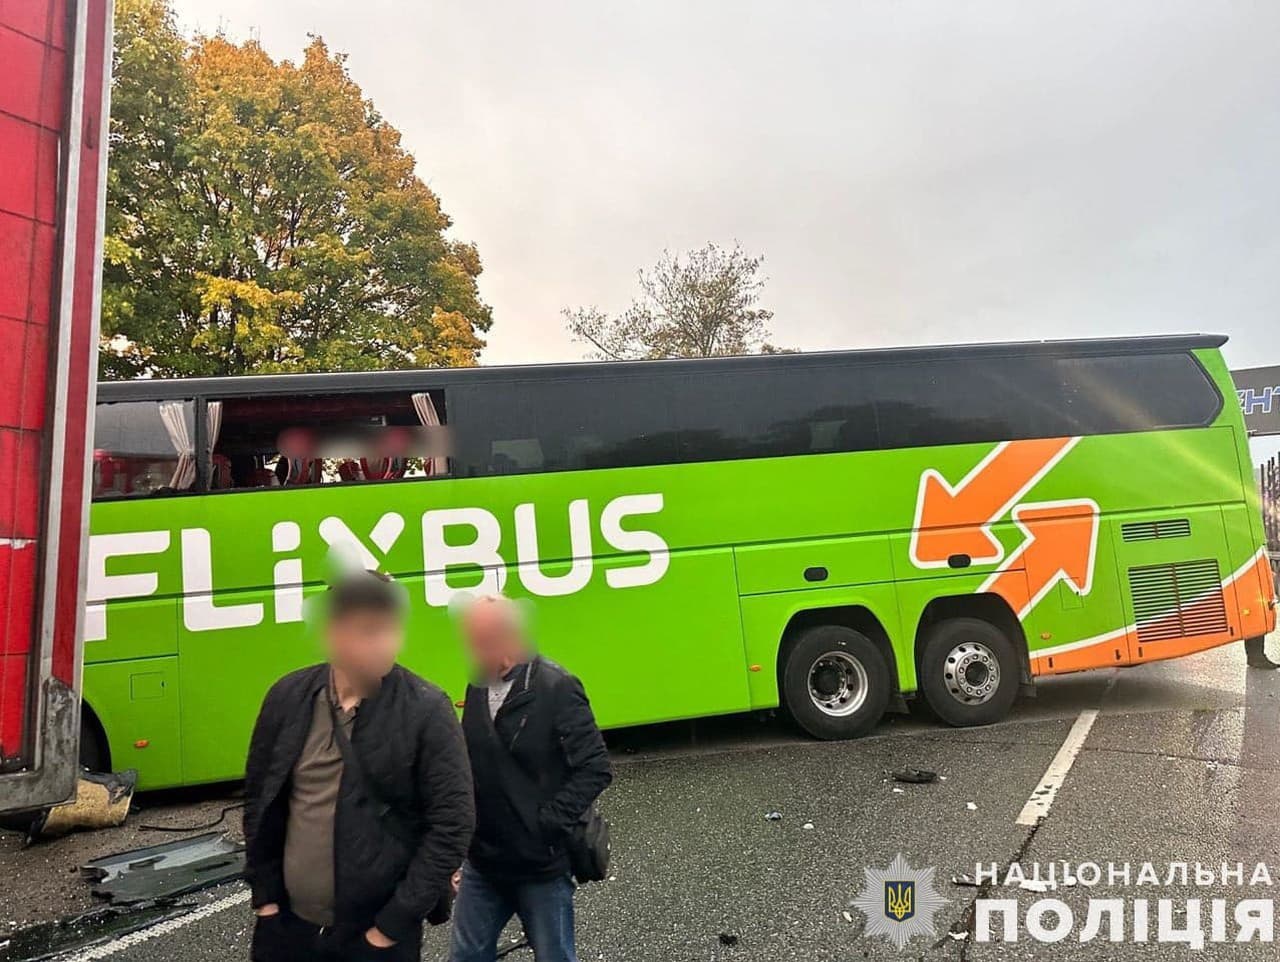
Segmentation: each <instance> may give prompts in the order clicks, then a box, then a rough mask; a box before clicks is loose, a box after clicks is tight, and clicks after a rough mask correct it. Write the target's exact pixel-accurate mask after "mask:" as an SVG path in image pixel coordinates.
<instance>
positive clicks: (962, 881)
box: [951, 875, 978, 889]
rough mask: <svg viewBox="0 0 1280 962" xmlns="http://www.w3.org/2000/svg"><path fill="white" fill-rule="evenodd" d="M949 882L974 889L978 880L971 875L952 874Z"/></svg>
mask: <svg viewBox="0 0 1280 962" xmlns="http://www.w3.org/2000/svg"><path fill="white" fill-rule="evenodd" d="M951 884H952V885H960V886H963V887H965V888H973V889H976V888H977V887H978V880H977V879H975V878H974V877H973V876H972V875H953V876H951Z"/></svg>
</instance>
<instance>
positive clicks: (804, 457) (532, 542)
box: [83, 335, 1275, 788]
mask: <svg viewBox="0 0 1280 962" xmlns="http://www.w3.org/2000/svg"><path fill="white" fill-rule="evenodd" d="M1223 341H1224V339H1223V338H1221V337H1211V336H1200V335H1196V336H1179V337H1155V338H1139V339H1112V340H1092V341H1064V342H1059V343H1033V344H994V345H982V346H969V347H946V348H920V349H905V350H875V351H858V352H842V353H826V354H788V355H780V356H769V357H740V358H725V359H711V360H678V361H643V362H635V363H630V362H628V363H607V364H564V365H548V366H532V367H507V368H474V369H467V370H425V371H406V372H395V373H361V374H315V375H312V374H307V375H286V376H261V377H239V378H225V379H209V380H192V381H159V380H155V381H136V382H129V383H105V384H102V385H100V387H99V392H98V407H97V432H96V437H95V441H94V447H95V453H94V457H95V473H94V499H95V503H94V505H93V509H92V518H91V522H92V538H91V542H90V550H89V567H88V575H87V577H88V584H87V591H88V599H89V601H88V608H87V612H86V616H85V635H86V654H85V661H86V666H85V671H84V697H85V706H86V707H85V712H86V717H85V736H84V739H83V742H84V744H85V746H86V747H85V752H86V755H87V758H86V760H87V761H89V762H91V763H93V764H97V765H105V764H107V763H109V764H111V765H112V766H113V767H116V768H120V767H126V766H127V767H136V768H137V769H138V771H139V772H140V773H141V783H142V784H143V785H144V786H146V787H149V788H155V787H160V786H166V785H177V784H182V783H192V782H205V781H211V780H217V779H231V778H236V777H238V776H239V775H240V773H241V771H242V767H243V762H244V754H245V746H246V743H247V741H248V737H249V731H250V726H251V724H252V721H253V718H254V716H255V713H256V711H257V708H258V705H259V703H260V701H261V699H262V696H263V693H264V692H265V691H266V689H267V687H268V686H269V685H270V684H271V683H272V681H273V680H274V679H276V678H277V677H279V676H280V675H281V674H283V673H284V672H287V671H289V670H290V669H292V668H295V667H297V666H299V665H302V664H305V663H308V662H311V661H314V660H316V659H317V657H318V652H317V650H316V642H315V639H314V637H313V632H311V631H309V629H308V622H307V614H306V605H305V603H304V602H305V600H306V597H307V596H308V594H310V593H313V592H316V591H320V590H323V588H324V584H325V579H326V576H327V572H328V570H329V569H328V564H329V561H328V556H329V553H330V551H331V550H333V549H334V548H335V547H338V546H341V548H342V550H344V551H347V552H349V553H353V554H354V555H355V556H357V557H358V558H359V559H360V561H361V562H362V563H363V564H365V565H366V566H368V567H370V568H373V567H376V568H378V569H380V570H383V571H385V572H388V573H391V574H393V575H394V576H395V577H396V578H397V579H398V580H399V581H400V582H401V583H403V584H404V585H405V586H406V587H407V589H408V592H409V596H410V598H411V599H412V605H411V612H410V616H409V620H410V624H409V632H408V643H407V650H406V653H405V661H406V662H407V664H408V665H409V667H411V668H412V669H414V670H416V671H418V672H421V673H422V674H424V675H427V676H429V677H431V678H433V679H435V680H436V681H437V682H439V683H440V684H441V685H443V686H444V687H445V688H446V689H447V690H449V691H450V692H452V693H453V694H454V695H455V696H457V695H460V694H461V691H462V688H463V685H464V681H465V667H464V659H463V656H462V653H461V651H460V645H459V641H458V639H457V637H456V631H455V626H454V625H453V623H452V621H451V619H450V616H449V614H448V611H449V606H450V602H451V600H452V599H454V598H455V597H456V596H457V595H458V593H459V592H464V591H466V592H485V593H490V592H498V591H502V592H506V593H508V594H511V595H515V596H524V597H528V598H531V599H533V601H534V602H535V607H534V610H535V612H536V614H535V624H536V633H537V640H538V643H539V644H540V645H541V647H542V648H543V650H545V651H546V652H547V653H548V654H549V655H550V656H551V657H553V658H555V659H557V660H559V661H561V662H563V663H564V664H566V665H568V666H570V667H571V668H572V669H573V671H575V672H577V673H578V674H580V675H581V676H582V678H583V679H584V681H585V683H586V687H587V690H588V691H589V692H590V694H591V698H592V702H593V704H594V706H595V708H596V711H597V714H598V715H599V718H600V721H601V722H602V723H603V724H604V725H606V726H622V725H634V724H638V723H645V722H657V721H663V720H668V719H679V718H691V717H694V716H699V715H711V714H718V713H729V712H741V711H747V710H751V709H765V708H772V707H775V706H777V705H779V704H781V705H782V706H784V707H785V708H786V710H787V711H788V712H789V713H790V714H791V715H792V716H794V718H795V720H796V721H797V722H798V723H799V724H800V725H801V726H802V727H803V728H805V729H806V730H807V731H808V732H810V733H812V734H813V735H816V736H818V737H822V738H844V737H850V736H855V735H858V734H861V733H863V732H865V731H867V730H868V729H869V728H870V727H872V726H873V725H874V724H875V723H876V722H877V720H878V719H879V718H880V716H881V715H882V713H883V712H884V711H885V710H886V708H887V707H889V706H890V705H901V703H902V702H903V701H904V700H905V699H907V698H911V697H922V698H923V699H924V700H925V701H926V702H927V703H928V705H929V706H930V707H931V708H932V710H933V711H934V712H935V713H936V714H937V715H938V716H940V717H941V718H942V719H943V720H944V721H946V722H948V723H950V724H953V725H979V724H985V723H989V722H992V721H995V720H997V719H999V718H1000V717H1002V716H1003V715H1004V714H1005V713H1006V712H1008V710H1009V708H1010V706H1011V704H1012V702H1013V700H1014V698H1015V697H1016V695H1017V694H1018V692H1019V690H1020V689H1023V688H1025V687H1027V686H1029V685H1031V684H1032V682H1033V679H1035V678H1036V677H1037V676H1040V675H1050V674H1056V673H1062V672H1071V671H1079V670H1081V669H1087V668H1095V667H1105V666H1114V665H1134V664H1140V663H1142V662H1147V661H1154V660H1157V659H1163V658H1172V657H1176V656H1179V655H1186V654H1189V653H1191V652H1196V651H1201V650H1203V649H1207V648H1212V647H1214V646H1217V645H1223V644H1226V643H1228V642H1232V641H1237V640H1239V639H1243V638H1246V637H1251V636H1255V635H1260V634H1264V633H1266V632H1268V631H1270V630H1272V629H1273V628H1274V625H1275V610H1274V606H1275V598H1274V590H1273V586H1272V582H1271V579H1270V576H1269V572H1268V568H1267V559H1266V555H1265V551H1264V534H1263V526H1262V519H1261V513H1260V509H1259V500H1258V492H1257V488H1256V483H1255V481H1254V477H1253V472H1252V470H1251V469H1250V464H1249V458H1248V450H1247V447H1246V438H1245V431H1244V425H1243V423H1242V420H1241V414H1240V408H1239V405H1237V404H1235V403H1234V402H1233V399H1234V391H1233V388H1232V384H1231V380H1230V376H1229V374H1228V372H1227V368H1226V366H1225V365H1224V363H1223V359H1222V357H1221V355H1220V353H1219V350H1218V349H1219V347H1220V346H1221V344H1222V343H1223ZM420 425H426V426H428V427H431V428H435V427H436V426H437V425H443V426H444V428H445V429H447V430H448V432H449V436H450V445H451V446H450V450H449V455H448V456H447V457H438V458H435V459H434V460H431V461H426V462H423V463H422V464H421V466H420V467H418V468H417V469H416V470H415V471H413V472H410V471H408V470H407V469H406V466H405V463H396V462H393V461H391V460H387V461H381V462H378V463H377V464H375V465H370V464H368V463H366V464H364V465H362V466H358V465H354V464H334V463H333V462H332V461H329V462H326V463H315V462H309V461H308V460H307V459H306V458H305V457H297V456H295V455H294V453H293V452H290V451H286V454H287V456H282V455H281V453H280V451H279V448H278V445H279V444H280V443H281V438H282V436H285V437H288V436H290V432H291V431H293V433H294V434H296V433H297V431H298V430H315V431H319V430H325V431H330V432H332V431H335V430H340V429H343V428H351V429H352V430H356V429H368V428H369V427H370V426H373V427H375V428H393V427H397V426H398V427H402V428H415V429H416V428H417V427H418V426H420Z"/></svg>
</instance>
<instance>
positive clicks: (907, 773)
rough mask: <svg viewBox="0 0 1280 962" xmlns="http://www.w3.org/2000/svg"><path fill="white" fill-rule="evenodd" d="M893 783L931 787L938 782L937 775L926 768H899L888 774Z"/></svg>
mask: <svg viewBox="0 0 1280 962" xmlns="http://www.w3.org/2000/svg"><path fill="white" fill-rule="evenodd" d="M889 776H890V777H891V778H892V779H893V780H894V781H895V782H906V783H907V784H909V785H932V784H933V783H934V782H936V781H937V780H938V773H937V772H933V771H930V770H929V769H927V768H899V769H898V770H897V771H895V772H890V773H889Z"/></svg>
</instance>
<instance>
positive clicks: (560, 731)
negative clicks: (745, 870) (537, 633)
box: [450, 597, 613, 962]
mask: <svg viewBox="0 0 1280 962" xmlns="http://www.w3.org/2000/svg"><path fill="white" fill-rule="evenodd" d="M463 619H464V620H463V631H464V634H465V635H466V640H467V645H468V647H469V649H470V652H471V656H472V659H473V660H474V662H475V667H476V671H477V676H478V678H479V683H478V684H473V685H471V686H469V687H468V688H467V700H466V707H465V708H463V711H462V730H463V733H464V734H465V736H466V740H467V751H468V753H469V754H470V756H471V771H472V775H473V777H474V779H475V795H476V833H475V837H474V839H473V840H472V843H471V851H470V854H469V855H468V856H467V862H466V864H465V865H464V866H463V868H462V875H461V879H460V884H459V890H458V901H457V904H456V906H455V907H454V918H453V941H452V946H451V950H450V958H451V960H452V962H493V960H494V958H495V956H496V954H497V941H498V936H499V935H500V934H501V933H502V929H503V927H504V926H505V925H506V924H507V922H508V921H509V920H510V918H511V916H512V915H518V916H519V917H520V921H521V923H522V924H523V926H524V933H525V937H526V938H528V940H529V943H530V945H531V946H532V947H533V953H534V957H535V958H536V959H537V962H577V955H576V952H575V949H574V941H573V878H572V877H571V875H570V873H569V859H568V856H567V855H566V854H565V840H566V837H567V836H568V835H569V833H570V832H571V831H572V830H573V827H574V826H575V824H576V823H577V822H578V820H579V818H580V817H581V816H582V815H583V814H584V813H585V812H586V811H587V809H588V808H589V807H590V806H591V804H592V803H593V802H594V801H595V800H596V797H597V796H599V794H600V793H601V792H603V791H604V790H605V788H606V787H607V786H608V784H609V782H610V780H611V779H612V777H613V775H612V771H611V769H610V766H609V754H608V752H607V750H606V749H605V745H604V738H603V737H602V736H601V734H600V729H599V728H598V727H597V726H596V720H595V716H594V715H592V713H591V705H590V703H589V702H588V701H587V695H586V692H584V691H583V688H582V683H581V682H580V681H578V679H577V678H575V677H574V676H573V675H571V674H569V673H568V672H567V671H565V670H564V669H563V668H561V667H560V666H559V665H557V664H555V663H554V662H551V661H548V660H547V659H545V658H542V657H541V656H539V655H535V654H534V653H533V652H532V651H531V649H530V647H529V645H528V643H527V642H526V640H525V632H524V627H523V624H522V620H521V617H520V610H519V609H518V608H517V607H516V605H515V604H514V603H513V602H511V601H509V600H508V599H506V598H502V597H490V598H481V599H479V600H476V601H474V602H472V603H471V605H470V606H469V607H468V608H467V610H466V612H465V613H464V615H463Z"/></svg>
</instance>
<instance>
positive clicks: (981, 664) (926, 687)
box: [920, 618, 1020, 728]
mask: <svg viewBox="0 0 1280 962" xmlns="http://www.w3.org/2000/svg"><path fill="white" fill-rule="evenodd" d="M1019 674H1020V669H1019V664H1018V656H1017V652H1016V650H1015V649H1014V646H1013V642H1012V641H1010V640H1009V637H1008V636H1007V635H1006V634H1005V633H1004V632H1003V631H1001V630H1000V629H999V628H997V627H996V626H995V625H993V624H991V623H990V622H988V621H983V620H981V619H980V618H948V619H947V620H946V621H941V622H939V623H938V624H936V625H934V626H933V627H932V628H930V629H929V633H928V635H927V636H926V638H925V643H924V650H923V651H922V652H921V655H920V687H921V691H923V692H924V697H925V700H926V701H927V702H928V703H929V707H930V708H931V709H932V710H933V712H934V714H936V715H937V716H938V717H939V718H940V719H942V720H943V721H944V722H946V723H947V724H948V725H954V726H955V727H957V728H968V727H971V726H973V725H990V724H992V723H993V722H997V721H999V720H1000V719H1002V718H1004V717H1005V715H1007V714H1009V709H1010V708H1012V707H1013V702H1014V699H1015V698H1017V697H1018V682H1019Z"/></svg>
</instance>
